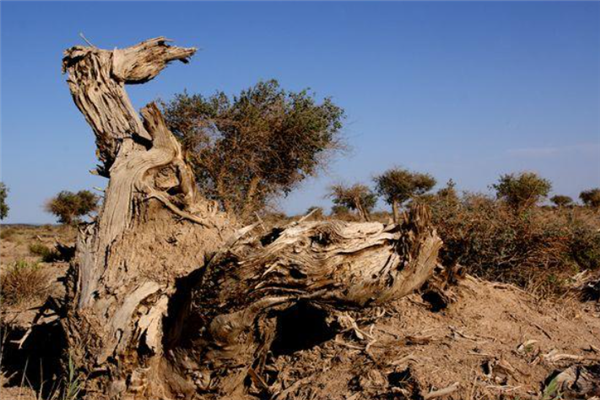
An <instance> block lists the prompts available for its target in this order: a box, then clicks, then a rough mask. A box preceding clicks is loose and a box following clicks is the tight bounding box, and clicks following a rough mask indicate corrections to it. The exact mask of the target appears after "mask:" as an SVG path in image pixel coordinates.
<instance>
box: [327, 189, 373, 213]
mask: <svg viewBox="0 0 600 400" xmlns="http://www.w3.org/2000/svg"><path fill="white" fill-rule="evenodd" d="M328 197H330V198H331V199H332V201H333V204H334V207H336V206H341V207H344V208H345V209H346V210H352V211H356V212H357V213H358V215H359V217H360V218H361V219H362V220H364V221H368V220H369V214H370V213H371V211H373V208H374V207H375V204H376V203H377V195H376V194H375V193H373V191H371V189H369V187H368V186H366V185H363V184H361V183H356V184H354V185H351V186H347V185H344V184H341V183H340V184H337V185H332V186H330V187H329V193H328ZM337 210H338V211H342V209H337Z"/></svg>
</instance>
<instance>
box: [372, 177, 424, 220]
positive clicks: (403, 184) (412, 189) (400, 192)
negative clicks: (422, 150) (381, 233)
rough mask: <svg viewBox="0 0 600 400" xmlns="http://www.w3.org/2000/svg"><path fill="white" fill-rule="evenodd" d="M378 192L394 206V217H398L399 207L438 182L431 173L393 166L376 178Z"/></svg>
mask: <svg viewBox="0 0 600 400" xmlns="http://www.w3.org/2000/svg"><path fill="white" fill-rule="evenodd" d="M374 180H375V183H376V185H377V193H378V194H379V195H380V196H382V197H383V198H384V200H385V201H386V203H388V204H390V205H391V206H392V209H393V211H394V218H395V219H397V218H398V207H399V206H401V205H402V204H403V203H405V202H406V201H408V200H409V199H412V198H414V197H416V196H422V195H424V194H425V193H427V192H429V191H430V190H431V189H432V188H433V187H434V186H435V184H436V181H435V178H434V177H433V176H431V175H429V174H423V173H419V172H411V171H409V170H407V169H402V168H392V169H389V170H387V171H385V172H384V173H383V174H381V175H379V176H377V177H375V178H374Z"/></svg>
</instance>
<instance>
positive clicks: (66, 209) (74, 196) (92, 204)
mask: <svg viewBox="0 0 600 400" xmlns="http://www.w3.org/2000/svg"><path fill="white" fill-rule="evenodd" d="M99 201H100V197H98V196H97V195H95V194H94V193H92V192H90V191H89V190H80V191H79V192H77V193H73V192H69V191H66V190H63V191H62V192H60V193H59V194H58V195H56V197H53V198H52V199H50V200H49V201H48V202H47V203H46V211H47V212H49V213H52V214H54V215H56V216H57V217H58V220H59V222H60V223H62V224H67V225H73V224H77V223H79V222H80V221H81V218H82V217H84V216H86V215H90V214H91V213H92V212H95V211H96V210H97V209H98V202H99Z"/></svg>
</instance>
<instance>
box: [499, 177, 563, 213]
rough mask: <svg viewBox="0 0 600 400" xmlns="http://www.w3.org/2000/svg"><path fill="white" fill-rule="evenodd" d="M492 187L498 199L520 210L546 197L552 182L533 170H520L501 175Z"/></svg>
mask: <svg viewBox="0 0 600 400" xmlns="http://www.w3.org/2000/svg"><path fill="white" fill-rule="evenodd" d="M492 188H493V189H494V190H495V191H496V197H497V198H498V199H501V200H503V201H505V202H506V204H508V205H509V206H510V207H511V208H513V209H514V210H517V211H522V210H525V209H528V208H530V207H533V206H534V205H536V204H537V203H538V202H539V201H541V200H542V199H544V198H545V197H547V196H548V193H550V190H552V184H551V183H550V181H549V180H547V179H544V178H541V177H539V176H538V175H537V174H535V173H533V172H521V173H518V174H506V175H501V176H500V179H499V180H498V183H495V184H493V185H492Z"/></svg>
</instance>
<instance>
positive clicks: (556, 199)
mask: <svg viewBox="0 0 600 400" xmlns="http://www.w3.org/2000/svg"><path fill="white" fill-rule="evenodd" d="M550 201H551V202H552V203H554V205H555V206H556V207H569V206H571V205H572V204H573V199H572V198H570V197H569V196H564V195H560V194H558V195H556V196H552V197H550Z"/></svg>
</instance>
